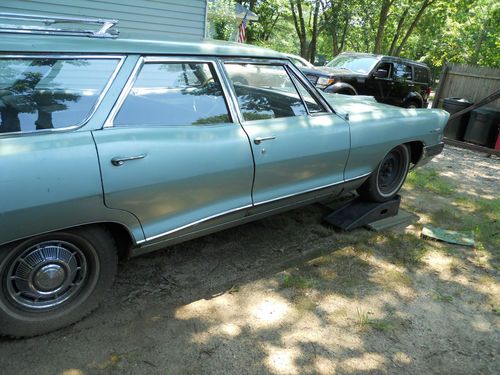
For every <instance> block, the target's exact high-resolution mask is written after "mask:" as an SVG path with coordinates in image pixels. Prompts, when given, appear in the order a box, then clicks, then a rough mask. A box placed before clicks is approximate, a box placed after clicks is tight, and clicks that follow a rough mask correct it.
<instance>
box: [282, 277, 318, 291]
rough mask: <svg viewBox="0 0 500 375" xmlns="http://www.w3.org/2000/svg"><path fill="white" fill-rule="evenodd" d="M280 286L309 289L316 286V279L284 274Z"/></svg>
mask: <svg viewBox="0 0 500 375" xmlns="http://www.w3.org/2000/svg"><path fill="white" fill-rule="evenodd" d="M282 286H283V287H284V288H295V289H311V288H315V287H317V286H318V280H315V279H313V278H312V277H304V276H300V275H285V276H284V277H283V282H282Z"/></svg>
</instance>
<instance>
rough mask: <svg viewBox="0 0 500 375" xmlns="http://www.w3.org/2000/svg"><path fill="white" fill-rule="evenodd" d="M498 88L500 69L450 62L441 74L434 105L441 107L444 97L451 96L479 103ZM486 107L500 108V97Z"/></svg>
mask: <svg viewBox="0 0 500 375" xmlns="http://www.w3.org/2000/svg"><path fill="white" fill-rule="evenodd" d="M497 90H500V69H496V68H484V67H480V66H474V65H459V64H448V65H446V66H445V67H444V69H443V73H442V74H441V79H440V81H439V86H438V88H437V90H436V95H435V96H434V101H433V103H432V107H433V108H441V107H442V105H443V99H444V98H449V97H453V98H465V99H467V100H469V101H470V102H473V103H477V102H479V101H480V100H482V99H484V98H486V97H487V96H489V95H491V94H492V93H494V92H495V91H497ZM485 108H495V109H500V99H497V100H495V101H493V102H491V103H489V104H487V105H485Z"/></svg>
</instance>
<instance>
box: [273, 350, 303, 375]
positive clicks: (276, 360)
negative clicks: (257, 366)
mask: <svg viewBox="0 0 500 375" xmlns="http://www.w3.org/2000/svg"><path fill="white" fill-rule="evenodd" d="M267 351H268V353H269V354H268V357H267V358H266V364H267V367H268V368H269V369H270V370H271V371H272V372H273V373H275V374H298V373H299V371H298V369H297V367H296V366H295V359H296V358H297V351H296V350H294V349H282V348H277V347H273V346H269V347H268V349H267Z"/></svg>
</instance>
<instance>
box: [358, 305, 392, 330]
mask: <svg viewBox="0 0 500 375" xmlns="http://www.w3.org/2000/svg"><path fill="white" fill-rule="evenodd" d="M356 310H357V315H358V316H357V324H358V326H359V327H360V328H361V329H363V330H366V329H369V328H371V329H374V330H375V331H379V332H389V331H392V330H393V329H394V324H393V322H392V321H390V320H388V319H371V318H370V317H369V313H366V312H364V311H363V310H361V309H360V308H359V307H358V308H357V309H356Z"/></svg>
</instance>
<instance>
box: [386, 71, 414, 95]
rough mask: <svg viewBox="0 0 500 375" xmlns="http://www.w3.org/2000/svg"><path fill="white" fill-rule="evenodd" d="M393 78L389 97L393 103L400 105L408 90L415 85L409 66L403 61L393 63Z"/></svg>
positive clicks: (411, 89)
mask: <svg viewBox="0 0 500 375" xmlns="http://www.w3.org/2000/svg"><path fill="white" fill-rule="evenodd" d="M393 80H394V86H393V88H392V91H391V92H390V95H389V98H390V100H391V103H393V104H394V105H402V104H403V99H404V98H405V97H406V95H408V93H409V92H411V91H413V87H414V86H415V85H414V84H413V76H412V69H411V66H410V65H409V64H406V63H403V62H396V63H394V73H393Z"/></svg>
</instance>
